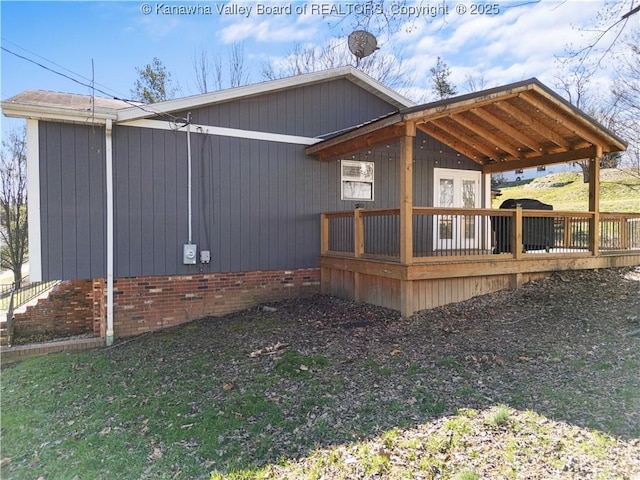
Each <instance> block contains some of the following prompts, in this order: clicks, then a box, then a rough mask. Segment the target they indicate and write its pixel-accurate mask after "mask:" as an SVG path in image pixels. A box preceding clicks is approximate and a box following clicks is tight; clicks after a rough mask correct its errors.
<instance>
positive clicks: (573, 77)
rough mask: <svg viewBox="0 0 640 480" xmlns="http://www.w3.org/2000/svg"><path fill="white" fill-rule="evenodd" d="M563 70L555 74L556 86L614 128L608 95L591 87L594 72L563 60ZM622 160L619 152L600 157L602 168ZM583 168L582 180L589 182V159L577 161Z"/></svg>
mask: <svg viewBox="0 0 640 480" xmlns="http://www.w3.org/2000/svg"><path fill="white" fill-rule="evenodd" d="M560 64H561V67H562V68H563V70H561V71H560V72H559V73H558V74H557V75H556V76H555V87H556V88H557V89H558V90H559V91H560V92H561V93H562V94H563V95H564V97H565V98H566V99H567V100H568V101H569V102H570V103H572V104H573V105H575V106H576V107H578V108H579V109H581V110H583V111H584V112H586V113H587V114H589V115H590V116H591V117H593V118H594V119H596V120H598V121H599V122H600V123H601V124H603V125H604V126H605V127H608V128H612V125H613V123H614V112H613V108H612V105H611V103H610V101H609V99H608V98H606V96H602V92H599V93H600V95H598V94H596V93H594V91H596V89H593V88H591V81H592V78H593V76H592V72H591V70H590V69H589V68H588V67H587V66H586V65H585V64H584V63H583V62H574V63H573V64H571V65H570V64H568V63H567V62H564V61H563V62H561V63H560ZM619 162H620V155H619V154H618V153H617V152H614V153H607V154H604V155H603V156H602V157H601V158H600V168H616V167H617V166H618V164H619ZM575 164H576V165H578V166H580V169H581V170H582V181H583V182H584V183H589V180H590V173H591V171H590V169H589V161H588V160H581V161H579V162H575Z"/></svg>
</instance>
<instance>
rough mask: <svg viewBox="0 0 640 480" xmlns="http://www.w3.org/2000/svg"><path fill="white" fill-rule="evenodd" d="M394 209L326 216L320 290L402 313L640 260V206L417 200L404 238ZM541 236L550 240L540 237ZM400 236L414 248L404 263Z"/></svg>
mask: <svg viewBox="0 0 640 480" xmlns="http://www.w3.org/2000/svg"><path fill="white" fill-rule="evenodd" d="M399 214H400V211H399V209H378V210H363V209H357V210H354V211H347V212H334V213H327V214H323V215H322V220H321V222H322V225H321V232H322V239H321V240H322V243H321V246H322V252H321V257H320V267H321V287H322V291H323V293H327V294H331V295H335V296H338V297H342V298H346V299H351V300H355V301H362V302H367V303H371V304H375V305H380V306H383V307H388V308H391V309H394V310H399V311H400V312H401V313H402V314H403V315H405V316H408V315H411V314H413V313H414V312H416V311H418V310H423V309H427V308H433V307H436V306H439V305H444V304H447V303H452V302H458V301H462V300H466V299H468V298H471V297H474V296H476V295H482V294H485V293H491V292H495V291H498V290H502V289H506V288H516V287H518V286H520V285H522V284H523V283H526V282H529V281H532V280H535V279H538V278H543V277H546V276H548V275H550V274H551V273H553V272H556V271H563V270H580V269H597V268H609V267H620V266H630V265H639V264H640V214H612V213H599V214H594V213H593V212H559V211H542V210H523V209H521V208H516V209H514V210H493V209H438V208H414V209H413V215H412V217H413V222H412V223H413V229H412V238H411V239H410V241H409V242H406V239H403V238H401V237H402V235H401V234H400V228H399V219H398V216H399ZM596 222H597V223H596ZM596 224H597V225H598V228H594V226H595V225H596ZM452 225H454V226H457V227H451V226H452ZM463 225H464V226H473V234H469V233H468V232H465V231H464V228H463V227H461V226H463ZM467 230H468V229H467ZM596 232H597V234H595V233H596ZM443 237H446V238H445V241H443ZM532 238H535V240H532ZM540 238H544V239H545V241H547V242H548V243H547V244H545V245H542V244H538V243H540V242H541V240H540ZM402 242H405V243H409V244H410V245H411V246H412V248H411V250H410V251H411V252H412V253H411V255H406V254H405V256H406V257H408V259H407V260H405V261H401V256H400V245H401V244H402ZM494 252H495V253H494Z"/></svg>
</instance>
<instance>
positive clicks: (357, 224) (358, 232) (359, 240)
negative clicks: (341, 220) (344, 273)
mask: <svg viewBox="0 0 640 480" xmlns="http://www.w3.org/2000/svg"><path fill="white" fill-rule="evenodd" d="M363 253H364V219H363V218H362V210H361V209H360V208H358V207H356V208H355V209H354V210H353V256H354V257H355V258H360V257H361V256H362V254H363ZM353 297H354V298H353V299H354V301H356V302H361V301H362V278H361V275H360V273H359V272H353Z"/></svg>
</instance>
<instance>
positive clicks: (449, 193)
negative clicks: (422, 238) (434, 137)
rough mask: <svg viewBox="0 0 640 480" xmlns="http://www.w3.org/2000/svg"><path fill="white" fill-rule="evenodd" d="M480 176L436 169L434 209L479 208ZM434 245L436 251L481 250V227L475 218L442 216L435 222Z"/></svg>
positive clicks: (470, 216) (459, 171)
mask: <svg viewBox="0 0 640 480" xmlns="http://www.w3.org/2000/svg"><path fill="white" fill-rule="evenodd" d="M481 178H482V177H481V173H480V172H474V171H469V170H450V169H445V168H436V169H434V179H435V185H434V202H433V204H434V206H435V207H441V208H480V205H481V191H480V184H481ZM434 222H435V225H434V242H433V243H434V246H435V248H436V249H437V250H468V249H476V248H479V244H480V225H479V222H478V219H477V217H476V216H475V215H461V214H455V215H454V214H443V215H437V216H436V217H435V219H434Z"/></svg>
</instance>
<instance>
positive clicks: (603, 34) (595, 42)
mask: <svg viewBox="0 0 640 480" xmlns="http://www.w3.org/2000/svg"><path fill="white" fill-rule="evenodd" d="M636 3H637V2H636V1H635V0H619V1H616V2H605V5H604V7H603V8H602V10H601V11H600V12H599V13H598V15H597V18H596V19H595V22H594V25H593V26H591V27H589V28H581V29H579V30H580V33H581V36H582V37H584V38H586V40H585V41H584V42H583V43H582V44H581V45H579V46H577V47H572V48H568V49H567V58H569V59H574V60H578V61H579V62H580V64H587V63H591V64H592V68H594V70H593V71H595V69H597V68H600V67H601V64H602V62H603V60H604V59H606V58H607V57H610V56H611V55H612V54H613V52H614V46H615V45H616V44H618V43H619V42H620V41H621V40H623V39H624V38H625V35H626V34H627V33H628V32H629V31H630V30H631V31H633V30H634V29H637V25H638V21H637V18H636V17H637V16H639V15H640V6H639V5H637V4H636Z"/></svg>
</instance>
